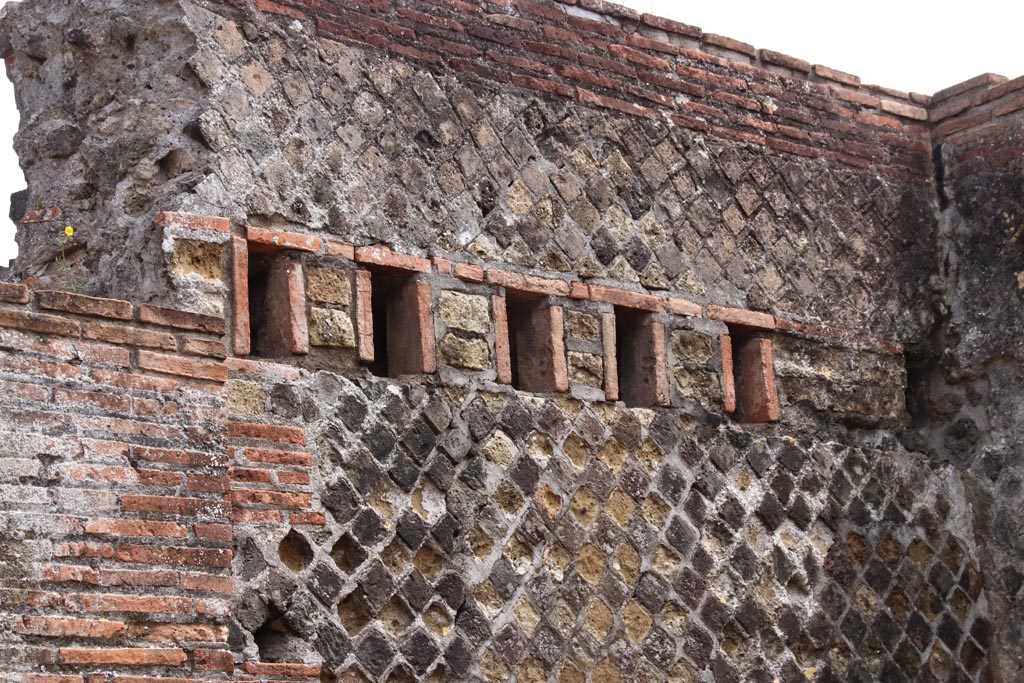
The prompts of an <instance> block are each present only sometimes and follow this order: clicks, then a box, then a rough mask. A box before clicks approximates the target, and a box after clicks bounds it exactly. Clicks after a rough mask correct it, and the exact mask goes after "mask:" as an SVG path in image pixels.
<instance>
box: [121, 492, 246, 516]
mask: <svg viewBox="0 0 1024 683" xmlns="http://www.w3.org/2000/svg"><path fill="white" fill-rule="evenodd" d="M121 510H123V511H125V512H156V513H161V514H166V515H183V516H194V515H208V516H211V517H222V516H224V514H225V512H226V510H225V506H224V503H223V502H222V501H220V500H211V499H209V498H179V497H177V496H140V495H124V496H121Z"/></svg>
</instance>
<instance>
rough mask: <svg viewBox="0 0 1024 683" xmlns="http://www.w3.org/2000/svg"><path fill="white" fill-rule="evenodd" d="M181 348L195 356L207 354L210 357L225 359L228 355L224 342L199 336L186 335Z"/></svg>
mask: <svg viewBox="0 0 1024 683" xmlns="http://www.w3.org/2000/svg"><path fill="white" fill-rule="evenodd" d="M181 350H182V352H183V353H189V354H192V355H194V356H207V357H209V358H220V359H224V358H226V357H227V355H228V349H227V346H225V344H224V342H222V341H217V340H215V339H200V338H198V337H185V338H184V339H182V340H181Z"/></svg>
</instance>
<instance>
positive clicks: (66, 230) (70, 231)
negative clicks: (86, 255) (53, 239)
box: [64, 225, 75, 237]
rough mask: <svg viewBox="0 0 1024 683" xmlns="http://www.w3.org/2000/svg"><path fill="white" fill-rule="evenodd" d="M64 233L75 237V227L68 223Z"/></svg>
mask: <svg viewBox="0 0 1024 683" xmlns="http://www.w3.org/2000/svg"><path fill="white" fill-rule="evenodd" d="M64 234H65V235H67V236H68V237H74V236H75V229H74V228H72V227H71V226H70V225H68V226H66V227H65V228H64Z"/></svg>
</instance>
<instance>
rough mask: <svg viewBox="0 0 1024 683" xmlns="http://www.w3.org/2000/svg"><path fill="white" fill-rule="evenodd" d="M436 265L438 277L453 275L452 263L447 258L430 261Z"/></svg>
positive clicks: (436, 258) (437, 257) (436, 257)
mask: <svg viewBox="0 0 1024 683" xmlns="http://www.w3.org/2000/svg"><path fill="white" fill-rule="evenodd" d="M430 260H431V261H432V262H433V264H434V270H435V271H437V274H438V275H451V274H452V262H451V261H449V260H448V259H446V258H441V257H439V256H435V257H434V258H432V259H430Z"/></svg>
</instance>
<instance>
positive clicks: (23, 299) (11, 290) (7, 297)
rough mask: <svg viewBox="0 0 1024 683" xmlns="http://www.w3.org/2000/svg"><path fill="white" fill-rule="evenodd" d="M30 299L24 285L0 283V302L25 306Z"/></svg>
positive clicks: (29, 293) (28, 291) (29, 294)
mask: <svg viewBox="0 0 1024 683" xmlns="http://www.w3.org/2000/svg"><path fill="white" fill-rule="evenodd" d="M30 298H31V292H30V290H29V288H28V287H26V286H25V285H15V284H11V283H9V282H0V301H3V302H5V303H9V304H27V303H28V302H29V299H30Z"/></svg>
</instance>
